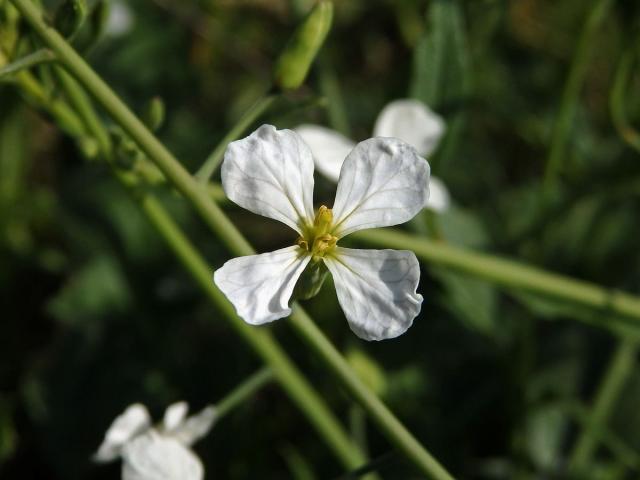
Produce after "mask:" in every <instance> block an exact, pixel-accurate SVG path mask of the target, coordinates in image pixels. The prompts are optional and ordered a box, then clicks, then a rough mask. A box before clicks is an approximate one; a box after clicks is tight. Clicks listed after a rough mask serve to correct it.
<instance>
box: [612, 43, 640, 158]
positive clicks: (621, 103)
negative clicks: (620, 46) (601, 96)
mask: <svg viewBox="0 0 640 480" xmlns="http://www.w3.org/2000/svg"><path fill="white" fill-rule="evenodd" d="M635 46H636V45H635V44H634V45H633V47H635ZM633 47H632V48H628V49H627V50H626V51H625V52H624V53H623V54H622V58H621V59H620V63H619V64H618V68H617V70H616V75H615V79H614V82H613V89H612V90H611V98H610V101H609V106H610V110H611V116H612V118H613V124H614V125H615V127H616V130H618V133H619V134H620V137H622V139H623V140H624V141H625V142H627V144H628V145H629V146H630V147H632V148H633V149H634V150H636V151H637V152H640V132H638V131H637V130H636V129H635V128H633V126H631V124H630V123H629V121H628V120H627V114H626V112H625V110H626V108H625V107H626V104H627V93H628V90H627V86H628V83H629V77H630V75H631V71H632V68H633V63H634V57H635V52H634V48H633Z"/></svg>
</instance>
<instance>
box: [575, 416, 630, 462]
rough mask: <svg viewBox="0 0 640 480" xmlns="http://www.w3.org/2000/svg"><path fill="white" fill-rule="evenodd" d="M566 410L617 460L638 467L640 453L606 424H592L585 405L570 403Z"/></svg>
mask: <svg viewBox="0 0 640 480" xmlns="http://www.w3.org/2000/svg"><path fill="white" fill-rule="evenodd" d="M566 411H567V414H568V415H569V416H571V417H572V419H573V420H574V421H575V422H576V423H577V424H578V426H579V427H580V428H584V429H587V428H589V429H591V432H592V433H593V435H594V436H595V437H596V440H597V441H598V442H600V443H601V444H602V446H603V447H604V448H606V449H607V450H609V452H610V453H611V454H612V455H613V456H614V457H615V458H616V460H617V461H620V462H621V463H623V464H624V465H626V466H627V467H629V468H633V469H637V468H639V467H640V455H639V454H638V453H637V452H636V451H635V450H634V449H633V448H631V446H629V445H627V443H625V441H624V440H623V439H622V438H620V437H619V436H618V435H617V434H616V433H614V432H613V431H612V430H611V429H610V428H608V427H607V426H606V425H603V424H600V425H596V424H594V423H593V422H592V421H591V417H590V412H589V411H588V409H587V408H586V407H584V406H583V405H573V404H571V405H568V406H567V407H566Z"/></svg>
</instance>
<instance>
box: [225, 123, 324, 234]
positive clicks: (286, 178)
mask: <svg viewBox="0 0 640 480" xmlns="http://www.w3.org/2000/svg"><path fill="white" fill-rule="evenodd" d="M222 186H223V188H224V191H225V193H226V194H227V197H229V198H230V199H231V200H232V201H233V202H235V203H237V204H238V205H240V206H241V207H243V208H246V209H247V210H250V211H252V212H253V213H257V214H258V215H263V216H265V217H269V218H273V219H275V220H279V221H281V222H282V223H284V224H286V225H289V226H290V227H291V228H293V229H294V230H296V231H297V232H298V233H302V232H301V228H300V225H301V224H304V223H312V222H313V217H314V212H313V156H312V154H311V150H309V147H308V146H307V145H306V144H305V143H304V141H303V140H302V139H301V138H300V136H299V135H298V134H297V133H295V132H293V131H291V130H276V129H275V127H273V126H271V125H263V126H261V127H260V128H258V129H257V130H256V131H255V132H253V133H252V134H251V135H249V136H248V137H246V138H244V139H242V140H238V141H236V142H232V143H230V144H229V146H228V147H227V151H226V153H225V154H224V162H223V164H222Z"/></svg>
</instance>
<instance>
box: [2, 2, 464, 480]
mask: <svg viewBox="0 0 640 480" xmlns="http://www.w3.org/2000/svg"><path fill="white" fill-rule="evenodd" d="M11 2H12V3H13V5H14V6H15V7H16V8H17V9H18V10H19V11H20V13H21V14H22V15H23V16H24V18H25V20H26V21H27V22H28V23H29V24H30V25H31V26H32V27H33V28H34V29H35V31H36V32H37V33H38V34H39V35H40V37H41V39H42V40H43V41H44V43H45V44H47V45H48V46H49V47H50V48H51V49H52V50H53V51H54V52H56V53H57V55H58V57H59V59H60V61H61V62H62V63H63V64H64V65H65V66H66V67H67V69H68V70H69V71H70V72H71V73H73V75H74V76H75V77H76V79H77V80H78V81H79V82H80V83H81V84H82V85H83V86H84V87H85V88H86V89H87V90H88V91H89V92H90V93H91V94H92V95H93V96H94V97H95V98H96V100H97V101H98V103H100V104H101V105H102V107H103V108H104V109H105V110H106V111H107V112H108V113H109V114H110V115H111V116H112V118H113V119H114V121H116V122H117V123H118V124H119V125H120V127H121V128H122V129H123V130H125V131H126V132H127V133H128V134H129V135H130V136H131V138H132V139H133V140H134V141H135V142H136V143H137V144H138V146H139V147H140V148H141V150H143V151H144V152H145V153H146V154H147V156H148V157H149V159H150V160H152V161H153V162H154V163H155V164H156V165H157V166H158V168H159V169H160V170H161V171H162V173H163V174H164V175H165V176H166V178H167V179H168V180H169V181H171V182H172V183H173V184H174V185H175V187H176V188H177V189H178V190H179V191H180V192H181V193H182V194H183V195H184V196H185V197H186V198H187V199H189V201H190V202H191V203H192V205H193V206H194V207H195V209H196V210H197V211H198V213H200V215H201V216H202V218H203V219H204V220H205V222H206V223H207V225H208V226H209V227H210V228H211V229H212V230H213V231H214V232H215V233H216V234H217V235H218V236H219V238H220V240H221V241H222V242H223V243H224V244H225V245H226V246H227V248H228V249H229V250H230V251H231V252H233V253H235V254H236V255H248V254H251V253H253V248H252V247H251V245H250V244H249V243H248V242H247V241H246V239H245V238H244V237H243V236H242V234H241V233H240V232H239V231H238V230H237V229H236V227H235V226H234V225H233V223H232V222H231V221H230V220H229V219H228V218H227V217H226V215H225V214H224V213H223V212H222V210H220V208H219V207H218V206H217V205H216V204H214V203H213V202H212V201H211V199H210V197H209V194H208V192H207V190H206V188H204V186H203V185H201V184H200V183H199V182H197V181H196V180H195V179H194V178H193V177H192V176H191V175H190V174H189V173H188V172H187V171H186V170H185V169H184V167H183V166H182V165H181V164H180V163H179V162H178V161H177V160H176V159H175V158H174V157H173V155H172V154H171V153H170V152H169V151H168V150H167V149H166V148H165V147H164V145H162V143H160V142H159V141H158V140H157V139H156V138H155V137H154V136H153V134H152V133H151V132H150V131H149V130H148V129H147V128H146V127H145V125H144V124H143V123H142V122H141V121H140V120H139V119H138V118H137V117H136V116H135V115H134V114H133V113H132V112H131V111H130V110H129V109H128V108H127V107H126V105H125V104H124V103H123V102H122V101H121V100H120V99H119V98H118V97H117V96H116V95H115V94H114V93H113V91H112V90H111V89H110V88H109V87H108V86H107V84H106V83H105V82H104V81H103V80H102V79H101V78H100V77H99V76H98V75H97V74H96V73H95V72H94V71H93V70H92V69H91V67H90V66H89V65H88V64H87V63H86V62H85V61H84V60H83V59H82V58H81V57H80V56H79V55H78V54H77V53H76V52H75V51H74V50H73V48H71V46H70V45H69V44H68V43H67V42H66V41H65V40H64V38H62V37H61V36H60V35H59V34H58V33H57V32H56V31H55V30H54V29H53V28H51V27H49V26H47V25H46V24H45V23H44V21H43V19H42V16H41V14H40V11H39V9H38V8H37V7H35V6H34V5H33V3H31V1H29V0H11ZM145 198H146V199H147V200H145V201H144V202H143V203H142V205H143V208H144V209H145V211H147V214H148V215H149V216H150V217H153V218H154V219H155V220H158V219H159V220H160V223H161V226H166V225H167V222H172V220H171V218H170V217H168V216H167V217H164V218H163V217H162V215H161V214H160V213H159V212H158V208H157V207H158V204H157V202H153V201H151V200H148V199H149V197H145ZM170 230H171V229H170ZM164 233H165V234H169V233H172V234H173V235H174V240H175V239H176V237H175V236H176V235H178V234H177V233H176V232H175V231H173V232H169V231H167V232H164ZM179 235H180V239H179V241H178V242H177V245H178V246H179V247H180V250H178V251H177V252H176V253H177V254H178V255H179V256H180V257H181V258H184V263H185V265H188V266H189V268H191V269H194V274H195V275H196V276H197V280H198V283H199V284H200V285H201V287H202V288H204V289H205V291H206V292H207V293H208V295H209V296H210V297H211V298H212V299H214V300H215V301H216V304H218V306H219V307H220V308H222V309H223V310H224V312H225V314H227V315H229V316H230V318H233V319H234V325H236V327H237V328H238V330H239V331H240V332H241V333H243V334H244V335H246V329H247V328H249V329H251V327H249V326H247V325H246V324H244V322H242V320H240V318H239V317H237V316H236V315H235V312H234V311H233V307H232V305H231V304H230V303H229V302H228V301H227V300H226V298H224V295H223V294H222V293H221V292H220V291H219V290H218V289H217V288H215V286H214V285H213V282H212V281H211V274H210V270H209V269H208V268H207V267H206V264H204V262H203V260H202V258H201V257H200V255H199V253H198V252H197V251H195V249H193V248H192V247H191V246H190V244H189V243H188V241H187V239H186V238H184V235H182V234H181V233H180V234H179ZM186 245H189V248H187V246H186ZM203 265H204V268H203ZM238 322H239V323H238ZM291 323H292V324H293V325H294V326H295V328H296V330H297V333H298V334H300V335H301V336H302V337H303V338H304V339H305V340H307V341H308V343H309V345H310V346H311V347H312V348H313V349H314V350H315V352H316V353H317V354H318V355H319V356H320V358H321V359H322V360H323V362H324V364H325V366H327V367H329V368H330V369H331V370H332V371H333V373H334V374H335V375H336V376H337V377H338V378H339V379H340V380H342V382H343V384H344V385H345V387H346V388H347V390H348V391H349V392H350V393H351V394H352V395H353V397H354V398H356V399H357V400H358V401H359V402H360V403H361V404H362V405H363V407H364V408H365V410H367V412H368V413H369V414H370V415H371V416H372V418H373V419H374V420H375V421H376V423H377V424H378V426H379V427H380V428H381V430H382V431H383V433H385V434H386V436H387V438H388V439H389V441H390V442H391V443H392V444H394V445H395V446H396V447H397V448H398V449H399V450H401V451H402V452H404V453H405V454H406V455H407V457H408V458H409V459H411V460H412V461H413V462H414V464H415V465H416V466H417V467H418V468H419V469H420V470H421V471H422V472H423V473H424V474H425V475H427V476H428V477H430V478H433V479H436V480H440V479H442V480H450V479H451V478H452V477H451V475H450V474H449V473H448V472H447V471H446V470H445V469H444V468H443V467H442V466H441V465H440V464H439V463H438V462H437V461H436V460H435V459H434V458H433V457H432V456H431V455H430V454H429V453H428V452H427V451H426V449H425V448H424V447H423V446H422V445H421V444H420V443H419V442H418V441H417V440H416V439H415V437H413V435H411V433H409V431H408V430H407V429H406V428H405V427H404V426H403V425H402V424H401V423H400V422H399V420H398V419H397V418H396V417H395V416H394V415H393V414H392V413H391V412H390V411H389V410H388V409H387V407H386V406H385V405H384V404H383V403H382V402H381V401H380V399H378V398H377V397H376V396H375V394H374V393H373V392H371V391H370V390H369V389H368V388H367V387H366V386H365V385H364V383H363V382H362V381H361V380H360V379H359V378H358V377H357V375H356V374H355V373H354V372H353V371H352V370H351V369H350V367H349V366H348V364H347V362H346V360H345V359H344V358H343V357H342V356H341V355H340V353H339V352H338V351H337V350H336V349H335V347H334V346H333V345H331V343H330V342H329V341H328V340H327V338H326V337H325V336H324V335H323V334H322V333H321V332H320V331H319V330H318V329H317V327H316V326H315V324H313V322H312V321H311V319H310V318H309V317H308V316H307V315H306V314H305V313H304V311H303V310H302V309H301V308H300V307H298V306H296V309H295V312H294V315H292V322H291ZM240 325H242V327H240ZM260 332H262V335H266V331H264V330H260ZM247 338H248V339H252V337H250V336H247ZM269 338H270V337H269ZM252 341H253V340H252ZM270 342H271V345H268V344H267V345H266V346H265V344H264V343H263V342H261V344H260V345H255V346H254V347H255V348H256V349H265V348H266V349H267V351H268V353H269V355H270V356H275V357H282V353H281V352H280V351H278V353H277V354H275V353H273V351H271V349H272V348H274V347H273V340H270ZM262 351H264V350H262ZM266 353H267V352H266V351H265V354H266ZM282 371H283V372H285V371H286V369H285V367H284V366H283V367H282ZM280 374H282V373H280ZM290 393H291V394H295V393H296V392H295V391H294V392H290Z"/></svg>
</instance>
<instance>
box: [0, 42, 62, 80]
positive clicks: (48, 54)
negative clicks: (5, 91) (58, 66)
mask: <svg viewBox="0 0 640 480" xmlns="http://www.w3.org/2000/svg"><path fill="white" fill-rule="evenodd" d="M55 59H56V56H55V55H54V54H53V52H52V51H51V50H49V49H46V48H42V49H40V50H36V51H35V52H33V53H30V54H29V55H25V56H24V57H22V58H19V59H18V60H14V61H13V62H11V63H9V64H7V65H5V66H4V67H2V68H0V80H4V79H5V78H7V77H9V76H12V75H15V74H16V73H18V72H21V71H23V70H27V69H29V68H31V67H34V66H36V65H41V64H43V63H48V62H53V61H55Z"/></svg>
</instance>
